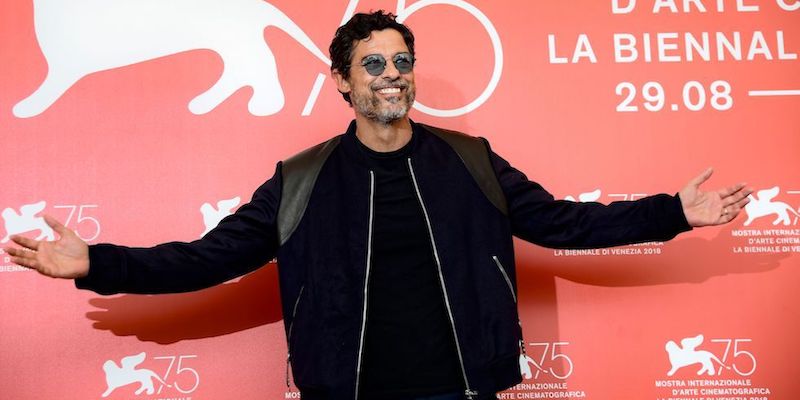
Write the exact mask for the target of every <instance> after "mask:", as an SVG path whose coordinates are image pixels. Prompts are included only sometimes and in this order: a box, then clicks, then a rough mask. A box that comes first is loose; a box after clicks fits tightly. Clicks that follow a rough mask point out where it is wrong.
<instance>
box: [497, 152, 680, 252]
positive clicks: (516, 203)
mask: <svg viewBox="0 0 800 400" xmlns="http://www.w3.org/2000/svg"><path fill="white" fill-rule="evenodd" d="M487 145H488V143H487ZM489 157H490V159H491V163H492V167H493V168H494V171H495V173H496V174H497V178H498V180H499V182H500V186H501V187H502V189H503V193H504V194H505V197H506V201H507V203H508V214H509V218H510V221H511V230H512V233H513V234H514V236H517V237H519V238H521V239H523V240H526V241H528V242H531V243H535V244H538V245H541V246H545V247H551V248H570V249H580V248H598V247H610V246H618V245H624V244H632V243H641V242H648V241H665V240H669V239H672V238H674V237H675V236H676V235H677V234H678V233H681V232H684V231H688V230H691V229H692V228H691V226H689V223H688V222H687V221H686V216H685V215H684V214H683V207H682V206H681V201H680V198H679V197H678V195H677V194H676V195H675V196H670V195H667V194H658V195H654V196H649V197H645V198H642V199H639V200H636V201H617V202H613V203H611V204H608V205H605V204H601V203H595V202H587V203H576V202H572V201H567V200H556V199H555V198H553V195H551V194H550V193H548V192H547V191H546V190H545V189H544V188H542V186H541V185H539V184H538V183H536V182H531V181H530V180H528V178H527V177H526V176H525V174H523V173H522V172H520V171H519V170H517V169H515V168H514V167H512V166H511V165H510V164H509V163H508V162H507V161H506V160H504V159H503V158H501V157H500V156H498V155H497V154H495V153H494V152H492V151H491V149H490V150H489Z"/></svg>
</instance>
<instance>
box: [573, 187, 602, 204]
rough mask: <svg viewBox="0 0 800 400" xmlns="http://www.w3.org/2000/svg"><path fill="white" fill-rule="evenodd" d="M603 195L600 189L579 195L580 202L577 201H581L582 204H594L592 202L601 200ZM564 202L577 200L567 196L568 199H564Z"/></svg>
mask: <svg viewBox="0 0 800 400" xmlns="http://www.w3.org/2000/svg"><path fill="white" fill-rule="evenodd" d="M601 194H602V192H601V191H600V189H595V190H594V191H592V192H586V193H581V194H579V195H578V200H577V201H579V202H581V203H588V202H592V201H597V200H600V195H601ZM564 200H568V201H576V200H575V198H574V197H572V196H567V197H565V198H564Z"/></svg>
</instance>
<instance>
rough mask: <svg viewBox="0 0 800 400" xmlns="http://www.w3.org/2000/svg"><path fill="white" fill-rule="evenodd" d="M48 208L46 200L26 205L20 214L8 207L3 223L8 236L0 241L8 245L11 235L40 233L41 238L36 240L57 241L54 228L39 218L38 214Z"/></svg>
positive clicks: (3, 215)
mask: <svg viewBox="0 0 800 400" xmlns="http://www.w3.org/2000/svg"><path fill="white" fill-rule="evenodd" d="M46 206H47V202H45V201H44V200H42V201H39V202H36V203H32V204H25V205H23V206H21V207H20V208H19V213H17V212H16V210H14V209H13V208H11V207H7V208H6V209H4V210H3V212H2V214H1V215H2V217H3V221H4V224H5V228H6V236H5V237H3V239H2V240H0V243H7V242H8V241H9V239H10V238H11V235H18V234H22V233H27V232H32V231H37V230H38V231H39V232H40V233H39V236H37V237H36V238H35V240H48V241H50V240H55V238H56V235H55V233H53V228H51V227H50V226H49V225H47V222H45V221H44V217H37V216H36V214H38V213H40V212H42V210H44V208H45V207H46Z"/></svg>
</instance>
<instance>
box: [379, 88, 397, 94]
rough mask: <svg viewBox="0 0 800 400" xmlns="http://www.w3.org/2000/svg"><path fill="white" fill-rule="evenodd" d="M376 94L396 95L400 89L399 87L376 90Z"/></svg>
mask: <svg viewBox="0 0 800 400" xmlns="http://www.w3.org/2000/svg"><path fill="white" fill-rule="evenodd" d="M378 93H380V94H398V93H400V88H399V87H390V88H383V89H380V90H378Z"/></svg>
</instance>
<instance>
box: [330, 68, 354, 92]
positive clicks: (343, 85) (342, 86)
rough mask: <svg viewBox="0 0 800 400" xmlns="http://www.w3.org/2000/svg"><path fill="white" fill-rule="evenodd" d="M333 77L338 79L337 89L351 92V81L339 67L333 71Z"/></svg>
mask: <svg viewBox="0 0 800 400" xmlns="http://www.w3.org/2000/svg"><path fill="white" fill-rule="evenodd" d="M331 77H332V78H333V80H335V81H336V89H338V90H339V92H340V93H350V90H351V88H350V82H348V81H347V79H345V77H344V76H343V75H342V73H341V72H339V70H338V69H334V70H332V71H331Z"/></svg>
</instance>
